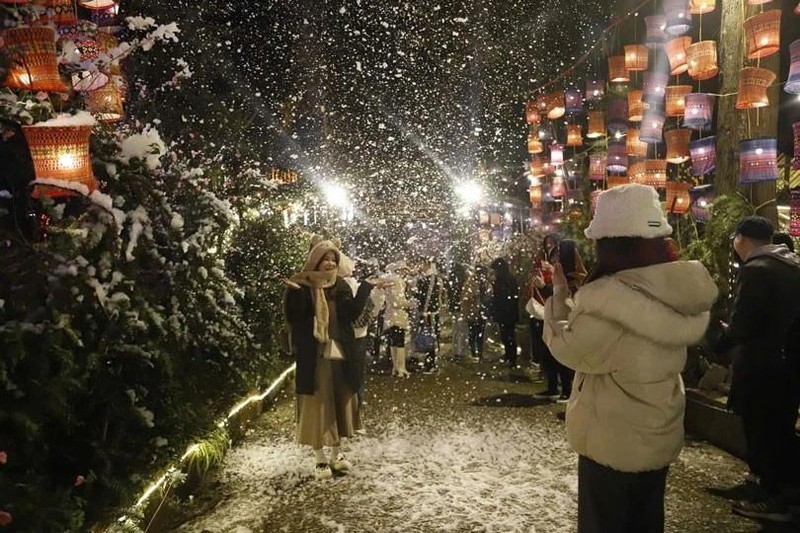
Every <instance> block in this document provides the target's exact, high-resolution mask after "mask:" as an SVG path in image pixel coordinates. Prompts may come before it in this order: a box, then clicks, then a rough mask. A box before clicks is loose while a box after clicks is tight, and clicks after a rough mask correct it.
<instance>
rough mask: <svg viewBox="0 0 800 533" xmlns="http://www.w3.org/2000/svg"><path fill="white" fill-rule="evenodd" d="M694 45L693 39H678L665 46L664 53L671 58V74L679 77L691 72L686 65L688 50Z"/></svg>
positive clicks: (668, 42)
mask: <svg viewBox="0 0 800 533" xmlns="http://www.w3.org/2000/svg"><path fill="white" fill-rule="evenodd" d="M690 44H692V38H691V37H676V38H674V39H672V40H670V41H667V42H666V44H664V51H665V52H666V53H667V57H668V58H669V68H670V69H671V70H670V74H672V75H673V76H677V75H678V74H683V73H684V72H686V71H687V70H689V65H688V64H687V63H686V48H687V47H688V46H689V45H690Z"/></svg>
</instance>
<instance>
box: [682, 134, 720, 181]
mask: <svg viewBox="0 0 800 533" xmlns="http://www.w3.org/2000/svg"><path fill="white" fill-rule="evenodd" d="M689 155H690V156H691V157H692V175H693V176H705V175H706V174H711V173H712V172H714V168H715V167H716V166H717V138H716V137H714V136H711V137H703V138H702V139H697V140H694V141H692V142H691V143H689Z"/></svg>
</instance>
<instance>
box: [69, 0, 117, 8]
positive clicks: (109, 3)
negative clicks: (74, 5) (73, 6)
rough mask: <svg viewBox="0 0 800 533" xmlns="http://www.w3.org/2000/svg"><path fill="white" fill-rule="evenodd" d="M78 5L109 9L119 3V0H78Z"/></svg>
mask: <svg viewBox="0 0 800 533" xmlns="http://www.w3.org/2000/svg"><path fill="white" fill-rule="evenodd" d="M78 5H80V6H81V7H85V8H86V9H108V8H109V7H114V6H115V5H117V0H78Z"/></svg>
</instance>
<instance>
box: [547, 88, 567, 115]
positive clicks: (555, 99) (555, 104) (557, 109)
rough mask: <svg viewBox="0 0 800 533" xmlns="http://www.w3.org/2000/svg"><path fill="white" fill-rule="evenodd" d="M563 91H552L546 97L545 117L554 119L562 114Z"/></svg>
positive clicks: (564, 110)
mask: <svg viewBox="0 0 800 533" xmlns="http://www.w3.org/2000/svg"><path fill="white" fill-rule="evenodd" d="M565 112H566V108H565V107H564V91H553V92H552V93H550V94H549V95H548V98H547V118H549V119H550V120H555V119H558V118H561V117H563V116H564V113H565Z"/></svg>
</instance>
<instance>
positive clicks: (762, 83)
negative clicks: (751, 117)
mask: <svg viewBox="0 0 800 533" xmlns="http://www.w3.org/2000/svg"><path fill="white" fill-rule="evenodd" d="M774 81H775V73H774V72H772V71H771V70H769V69H765V68H759V67H744V68H743V69H742V70H740V71H739V93H738V94H737V95H736V109H753V108H756V107H766V106H768V105H769V97H768V96H767V88H768V87H769V86H770V85H772V82H774Z"/></svg>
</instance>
